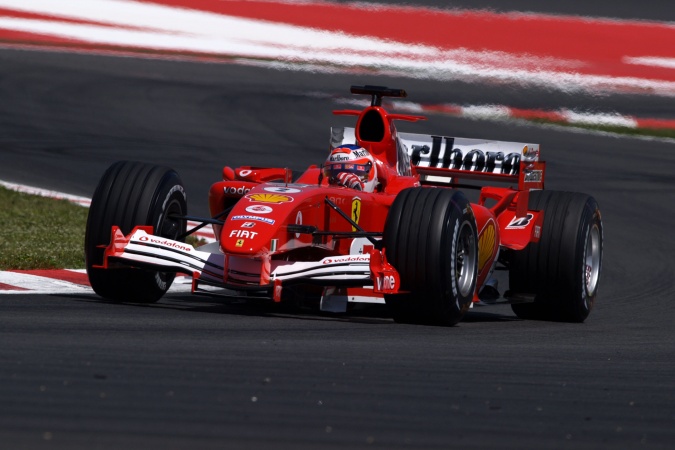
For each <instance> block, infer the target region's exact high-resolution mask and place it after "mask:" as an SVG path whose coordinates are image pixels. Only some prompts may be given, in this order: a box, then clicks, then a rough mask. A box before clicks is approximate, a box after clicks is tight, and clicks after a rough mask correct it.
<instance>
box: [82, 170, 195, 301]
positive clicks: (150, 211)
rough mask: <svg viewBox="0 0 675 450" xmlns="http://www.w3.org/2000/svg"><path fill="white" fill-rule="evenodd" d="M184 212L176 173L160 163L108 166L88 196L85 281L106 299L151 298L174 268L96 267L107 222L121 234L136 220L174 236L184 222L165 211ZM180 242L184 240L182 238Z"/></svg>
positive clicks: (169, 280) (106, 235)
mask: <svg viewBox="0 0 675 450" xmlns="http://www.w3.org/2000/svg"><path fill="white" fill-rule="evenodd" d="M186 214H187V199H186V196H185V190H184V189H183V183H182V181H181V179H180V177H179V176H178V174H177V173H176V172H175V171H173V170H171V169H169V168H167V167H163V166H157V165H152V164H145V163H140V162H135V161H120V162H117V163H115V164H113V165H112V166H110V168H108V170H107V171H106V172H105V174H104V175H103V177H102V178H101V181H100V182H99V184H98V186H97V188H96V191H95V192H94V197H93V198H92V201H91V207H90V209H89V216H88V218H87V229H86V234H85V242H84V251H85V261H86V267H87V275H88V276H89V282H90V284H91V286H92V288H93V289H94V292H96V293H97V294H98V295H100V296H101V297H103V298H106V299H108V300H113V301H120V302H121V301H125V302H139V303H152V302H156V301H157V300H159V299H160V298H161V297H162V296H163V295H164V294H165V293H166V291H167V290H168V289H169V287H170V286H171V283H172V282H173V279H174V276H175V274H174V273H166V272H159V271H156V270H146V269H136V268H128V269H126V268H124V269H100V268H96V267H94V266H96V265H100V264H102V262H103V251H104V247H105V246H107V245H108V244H109V243H110V232H111V228H112V226H113V225H117V226H118V227H120V229H121V231H122V232H123V233H124V234H125V235H126V234H128V233H130V232H131V231H132V229H133V228H134V227H135V226H137V225H152V226H153V227H154V234H155V235H157V236H162V237H165V238H169V239H174V240H175V239H176V238H177V237H178V236H180V235H181V234H183V233H184V232H185V229H186V222H185V221H183V220H176V219H172V218H170V217H169V216H172V215H177V216H184V215H186ZM183 241H184V239H183Z"/></svg>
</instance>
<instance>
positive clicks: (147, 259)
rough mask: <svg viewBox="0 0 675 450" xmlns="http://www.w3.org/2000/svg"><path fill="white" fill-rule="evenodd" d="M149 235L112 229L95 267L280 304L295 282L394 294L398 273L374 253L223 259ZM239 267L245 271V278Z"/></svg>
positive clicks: (218, 254)
mask: <svg viewBox="0 0 675 450" xmlns="http://www.w3.org/2000/svg"><path fill="white" fill-rule="evenodd" d="M152 233H153V228H152V227H151V226H138V227H136V228H134V229H133V230H132V231H131V233H129V234H128V235H126V236H125V235H124V233H122V231H121V230H120V229H119V227H116V226H114V227H113V228H112V231H111V239H110V244H109V245H108V246H107V247H106V249H105V252H104V257H103V263H102V264H101V265H100V266H95V267H97V268H101V269H109V270H114V269H115V268H119V267H137V268H144V269H153V270H158V271H161V272H179V273H185V274H187V275H190V276H191V277H192V291H193V292H194V291H195V290H197V288H198V286H199V284H207V285H211V286H219V287H223V288H228V289H233V290H246V289H257V290H261V289H270V290H271V291H272V292H271V293H272V296H273V298H274V300H275V301H280V300H281V291H282V289H283V287H284V286H285V285H289V284H299V283H312V284H320V285H324V286H331V287H333V286H360V287H367V288H368V287H369V288H371V289H372V292H373V294H374V295H378V296H381V295H382V294H395V293H398V292H399V291H398V287H399V286H400V278H399V276H398V273H397V272H396V270H395V269H394V268H393V267H392V266H391V265H390V264H388V263H387V261H386V258H385V257H384V254H383V253H382V252H380V251H379V250H372V251H371V252H370V253H366V254H362V255H340V256H331V257H326V258H323V259H321V260H319V261H301V262H300V261H298V262H293V261H284V260H274V259H271V258H268V259H267V260H265V259H254V258H242V257H239V256H236V257H235V256H228V255H224V254H223V253H221V252H220V251H219V249H216V251H215V252H209V251H203V250H198V249H195V248H194V247H193V246H191V245H189V244H186V243H184V242H179V241H174V240H171V239H167V238H163V237H159V236H155V235H153V234H152ZM211 245H217V244H211ZM242 268H245V269H246V271H247V273H246V274H245V275H244V276H242V272H243V271H242Z"/></svg>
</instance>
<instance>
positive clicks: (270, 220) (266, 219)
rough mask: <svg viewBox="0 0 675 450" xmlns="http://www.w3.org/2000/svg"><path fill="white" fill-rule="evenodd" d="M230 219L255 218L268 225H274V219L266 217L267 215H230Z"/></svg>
mask: <svg viewBox="0 0 675 450" xmlns="http://www.w3.org/2000/svg"><path fill="white" fill-rule="evenodd" d="M230 220H257V221H258V222H264V223H267V224H269V225H274V219H268V218H267V217H258V216H249V215H242V216H232V217H231V218H230Z"/></svg>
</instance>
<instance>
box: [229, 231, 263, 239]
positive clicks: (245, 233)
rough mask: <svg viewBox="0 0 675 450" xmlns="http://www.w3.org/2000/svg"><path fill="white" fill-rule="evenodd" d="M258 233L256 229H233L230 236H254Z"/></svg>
mask: <svg viewBox="0 0 675 450" xmlns="http://www.w3.org/2000/svg"><path fill="white" fill-rule="evenodd" d="M257 235H258V233H257V232H256V231H248V230H232V231H230V237H238V238H254V237H256V236H257Z"/></svg>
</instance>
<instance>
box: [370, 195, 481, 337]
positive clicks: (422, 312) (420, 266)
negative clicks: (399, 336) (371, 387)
mask: <svg viewBox="0 0 675 450" xmlns="http://www.w3.org/2000/svg"><path fill="white" fill-rule="evenodd" d="M476 236H477V232H476V221H475V218H474V216H473V211H472V210H471V206H470V205H469V201H468V200H467V199H466V197H465V196H464V194H463V193H462V192H460V191H455V190H448V189H434V188H410V189H405V190H403V191H401V192H400V193H399V194H398V196H397V197H396V199H395V200H394V203H393V204H392V207H391V209H390V210H389V215H388V216H387V221H386V224H385V228H384V237H383V240H384V248H385V252H386V257H387V260H388V261H389V263H391V264H392V265H393V266H394V267H395V268H396V270H397V271H398V273H399V275H400V277H401V288H400V289H401V290H403V291H409V292H410V293H409V294H396V295H385V296H384V298H385V302H386V303H387V306H388V307H389V308H390V310H391V312H392V315H393V317H394V320H395V321H396V322H404V323H428V324H435V325H446V326H449V325H454V324H456V323H457V322H459V321H460V320H461V319H462V317H463V316H464V313H465V312H466V310H467V309H468V308H469V306H470V305H471V301H472V300H473V295H474V291H475V289H476V272H477V263H478V239H477V237H476Z"/></svg>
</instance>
